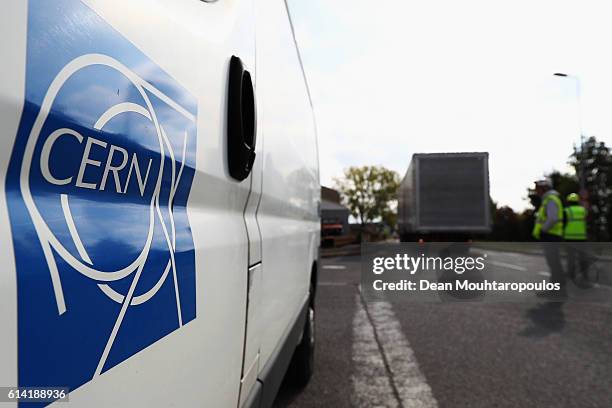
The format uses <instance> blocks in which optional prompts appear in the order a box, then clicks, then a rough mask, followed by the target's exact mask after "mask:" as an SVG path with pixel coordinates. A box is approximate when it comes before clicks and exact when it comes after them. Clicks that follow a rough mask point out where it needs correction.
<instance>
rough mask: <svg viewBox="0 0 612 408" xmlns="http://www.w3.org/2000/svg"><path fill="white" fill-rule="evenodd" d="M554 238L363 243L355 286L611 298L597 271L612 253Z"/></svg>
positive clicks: (443, 297) (391, 295)
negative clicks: (547, 240)
mask: <svg viewBox="0 0 612 408" xmlns="http://www.w3.org/2000/svg"><path fill="white" fill-rule="evenodd" d="M553 245H554V246H553ZM553 245H550V244H545V245H542V244H539V243H495V244H492V243H482V244H478V243H426V244H423V243H405V244H364V245H363V246H362V267H361V271H362V292H363V293H364V296H365V298H366V300H373V301H375V300H383V299H384V300H392V301H425V302H439V301H493V302H523V301H561V302H565V301H570V300H576V301H588V302H594V301H595V302H611V301H612V297H611V296H610V295H611V294H612V286H608V282H607V280H610V282H609V284H612V279H609V278H608V277H604V278H603V279H602V273H601V271H602V268H603V267H602V265H603V264H604V263H605V262H612V257H611V258H610V259H607V258H606V257H605V256H604V255H602V253H605V251H602V248H599V247H598V248H595V246H594V245H589V246H582V247H581V248H579V249H578V250H577V249H576V248H570V247H568V246H567V245H560V244H556V243H555V244H553ZM603 249H605V248H603ZM572 251H573V252H572ZM610 253H611V254H612V250H610ZM610 265H612V263H610Z"/></svg>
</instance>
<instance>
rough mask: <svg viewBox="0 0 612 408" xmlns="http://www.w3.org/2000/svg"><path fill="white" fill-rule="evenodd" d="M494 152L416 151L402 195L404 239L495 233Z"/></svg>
mask: <svg viewBox="0 0 612 408" xmlns="http://www.w3.org/2000/svg"><path fill="white" fill-rule="evenodd" d="M488 162H489V154H488V153H485V152H473V153H472V152H470V153H463V152H462V153H429V154H424V153H417V154H414V155H413V156H412V161H411V162H410V166H409V167H408V170H407V171H406V175H405V176H404V179H403V180H402V183H401V185H400V189H399V193H398V229H399V233H400V239H401V241H402V242H409V241H414V240H418V239H424V240H434V241H465V240H467V239H470V237H472V236H475V235H483V234H487V233H489V232H490V231H491V214H490V205H489V201H490V199H489V164H488Z"/></svg>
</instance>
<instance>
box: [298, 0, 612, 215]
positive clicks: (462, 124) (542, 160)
mask: <svg viewBox="0 0 612 408" xmlns="http://www.w3.org/2000/svg"><path fill="white" fill-rule="evenodd" d="M287 3H288V6H289V10H290V13H291V17H292V21H293V24H294V28H295V34H296V39H297V42H298V47H299V49H300V52H301V56H302V60H303V64H304V69H305V72H306V76H307V79H308V83H309V87H310V92H311V96H312V101H313V106H314V111H315V116H316V121H317V129H318V138H319V160H320V171H321V184H323V185H327V186H333V185H334V182H333V179H334V177H340V176H342V173H343V169H345V168H347V167H349V166H361V165H383V166H385V167H387V168H390V169H393V170H395V171H397V172H398V173H400V176H401V177H403V175H404V173H405V172H406V169H407V167H408V164H409V163H410V159H411V157H412V154H413V153H434V152H456V151H486V152H489V155H490V156H489V172H490V176H489V178H490V188H491V196H492V198H493V200H495V201H496V202H498V204H499V205H509V206H511V207H512V208H514V209H515V210H522V209H524V208H527V207H528V206H529V203H528V200H527V199H526V189H527V187H531V186H532V184H531V183H532V182H533V181H534V180H536V179H539V178H541V177H542V175H543V174H544V173H546V172H550V171H551V170H553V169H556V170H560V171H572V170H571V169H570V168H569V166H568V164H567V161H568V157H569V155H570V154H571V152H572V146H573V144H574V143H579V140H580V136H579V135H580V129H581V128H582V132H583V134H586V135H595V136H596V137H597V138H598V139H600V140H603V141H605V142H606V144H608V145H610V144H612V114H611V113H612V57H610V56H611V55H612V48H611V47H610V45H612V25H610V24H609V21H608V20H609V16H610V11H612V6H609V5H607V4H606V3H607V2H606V1H592V0H580V1H564V0H556V1H549V0H513V1H509V0H508V1H494V0H462V1H456V0H420V1H414V0H403V1H399V0H398V1H390V0H387V1H362V0H350V1H348V0H287ZM555 72H563V73H567V74H570V75H572V77H568V78H560V77H555V76H553V73H555ZM577 91H579V92H577ZM578 95H579V96H580V97H579V98H578ZM578 101H580V102H578Z"/></svg>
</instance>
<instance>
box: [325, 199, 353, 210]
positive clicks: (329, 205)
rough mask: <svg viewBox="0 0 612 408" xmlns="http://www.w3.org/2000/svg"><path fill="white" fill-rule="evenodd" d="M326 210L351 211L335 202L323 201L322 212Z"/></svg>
mask: <svg viewBox="0 0 612 408" xmlns="http://www.w3.org/2000/svg"><path fill="white" fill-rule="evenodd" d="M325 210H328V211H329V210H342V211H346V212H348V211H349V209H348V208H346V207H345V206H343V205H342V204H338V203H335V202H333V201H328V200H321V211H325Z"/></svg>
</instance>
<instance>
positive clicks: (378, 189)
mask: <svg viewBox="0 0 612 408" xmlns="http://www.w3.org/2000/svg"><path fill="white" fill-rule="evenodd" d="M334 182H335V184H336V188H337V189H338V191H340V193H341V194H342V200H343V203H344V204H345V205H346V206H347V207H348V208H349V210H350V211H351V213H352V215H353V216H354V217H355V218H357V219H358V220H359V222H360V223H361V224H362V225H363V224H367V223H369V222H372V221H375V220H379V219H381V220H382V221H383V222H384V223H386V224H387V225H389V226H391V227H394V226H395V222H396V219H397V189H398V188H399V184H400V178H399V175H398V174H397V173H396V172H394V171H393V170H389V169H386V168H385V167H382V166H361V167H349V168H348V169H345V170H344V177H342V178H336V179H334Z"/></svg>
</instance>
